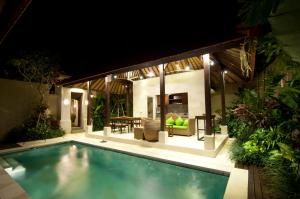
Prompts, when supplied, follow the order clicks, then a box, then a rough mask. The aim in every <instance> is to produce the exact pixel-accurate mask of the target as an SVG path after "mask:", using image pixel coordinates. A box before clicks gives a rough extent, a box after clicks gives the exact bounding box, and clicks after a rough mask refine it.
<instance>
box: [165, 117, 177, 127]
mask: <svg viewBox="0 0 300 199" xmlns="http://www.w3.org/2000/svg"><path fill="white" fill-rule="evenodd" d="M166 123H167V124H172V125H173V124H175V120H173V118H172V117H169V118H168V119H167V120H166Z"/></svg>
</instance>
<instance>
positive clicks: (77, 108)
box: [71, 92, 82, 127]
mask: <svg viewBox="0 0 300 199" xmlns="http://www.w3.org/2000/svg"><path fill="white" fill-rule="evenodd" d="M81 108H82V93H74V92H71V123H72V127H81Z"/></svg>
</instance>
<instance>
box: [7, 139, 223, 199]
mask: <svg viewBox="0 0 300 199" xmlns="http://www.w3.org/2000/svg"><path fill="white" fill-rule="evenodd" d="M1 157H2V158H3V159H4V160H7V162H11V163H12V169H11V170H10V171H9V173H10V175H11V176H12V177H13V178H14V179H15V180H16V181H17V182H18V183H19V184H20V185H21V186H22V187H23V188H24V189H25V191H26V192H27V193H28V194H29V195H30V196H31V197H32V198H33V199H52V198H53V199H54V198H55V199H69V198H70V199H71V198H72V199H77V198H78V199H90V198H91V199H94V198H97V199H98V198H105V199H121V198H122V199H160V198H163V199H168V198H170V199H189V198H191V199H198V198H199V199H200V198H201V199H219V198H220V199H221V198H223V195H224V192H225V188H226V185H227V181H228V177H227V176H223V175H219V174H214V173H208V172H204V171H200V170H195V169H190V168H185V167H181V166H176V165H172V164H167V163H163V162H159V161H155V160H151V159H146V158H140V157H135V156H131V155H127V154H123V153H118V152H114V151H110V150H103V149H100V148H97V147H93V146H89V145H85V144H79V143H76V142H70V143H64V144H58V145H52V146H48V147H42V148H37V149H32V150H27V151H23V152H17V153H11V154H7V155H2V156H1Z"/></svg>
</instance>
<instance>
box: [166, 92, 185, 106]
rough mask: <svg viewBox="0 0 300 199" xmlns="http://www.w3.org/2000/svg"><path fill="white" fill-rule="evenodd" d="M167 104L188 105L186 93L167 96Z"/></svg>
mask: <svg viewBox="0 0 300 199" xmlns="http://www.w3.org/2000/svg"><path fill="white" fill-rule="evenodd" d="M169 104H188V95H187V93H175V94H171V95H169Z"/></svg>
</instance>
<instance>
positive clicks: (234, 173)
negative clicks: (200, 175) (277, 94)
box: [0, 138, 248, 199]
mask: <svg viewBox="0 0 300 199" xmlns="http://www.w3.org/2000/svg"><path fill="white" fill-rule="evenodd" d="M68 142H75V143H79V144H86V145H90V146H94V147H97V148H101V149H103V150H110V151H115V152H118V153H123V154H127V155H132V156H137V157H141V158H147V159H151V160H156V161H160V162H164V163H168V164H173V165H177V166H183V167H186V168H191V169H196V170H202V171H205V172H210V173H216V174H220V175H226V176H229V179H228V183H227V186H226V190H225V194H224V199H235V198H236V199H244V198H245V199H247V197H248V171H247V170H244V169H237V168H232V169H231V170H228V168H226V169H224V170H220V169H216V168H208V167H203V166H199V165H195V164H191V163H185V162H181V161H176V160H171V159H167V158H161V157H157V155H154V154H153V155H149V154H147V155H145V154H142V153H137V152H130V151H128V150H126V149H118V148H115V147H112V146H105V145H99V143H97V142H96V143H92V142H89V141H86V140H80V139H77V138H64V139H63V140H59V141H56V142H55V143H51V142H50V143H47V142H44V143H36V144H33V145H29V146H22V147H17V148H11V149H6V150H0V155H1V154H6V153H14V152H18V151H25V150H30V149H33V148H39V147H46V146H50V145H55V144H62V143H68ZM98 142H99V140H98ZM3 173H5V174H6V177H5V178H7V179H10V180H9V183H10V184H12V185H11V186H13V187H14V188H13V190H14V192H15V193H22V195H21V197H20V198H22V199H28V198H30V197H29V196H28V195H27V194H26V192H25V191H24V190H23V188H22V187H21V186H20V185H19V184H18V183H17V182H16V181H14V179H12V178H11V177H10V176H9V174H7V172H6V171H5V170H4V169H3V168H2V167H1V166H0V174H1V176H2V175H5V174H3ZM1 176H0V177H1ZM2 188H3V186H2V184H1V183H0V198H1V199H2V198H3V196H2V191H1V190H2ZM15 190H17V191H15ZM4 198H7V199H10V198H15V197H4ZM4 198H3V199H4ZM18 198H19V197H18Z"/></svg>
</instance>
